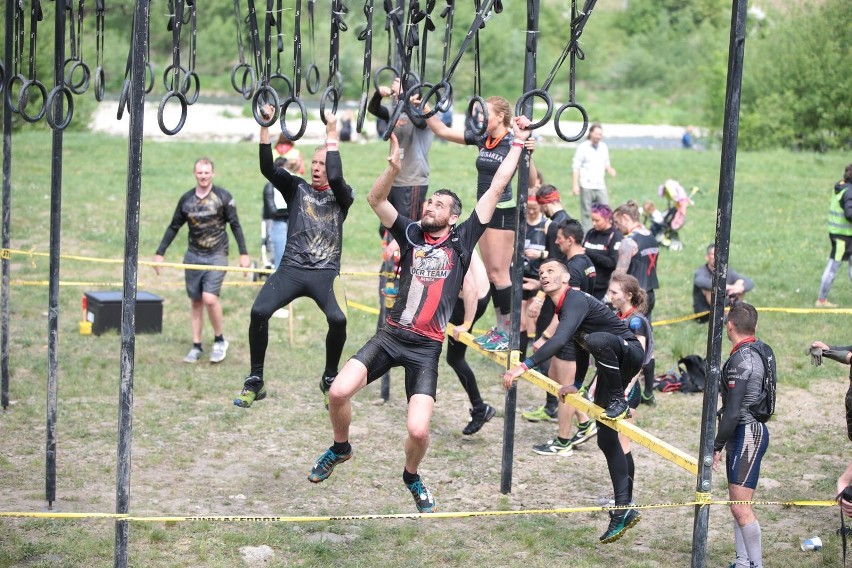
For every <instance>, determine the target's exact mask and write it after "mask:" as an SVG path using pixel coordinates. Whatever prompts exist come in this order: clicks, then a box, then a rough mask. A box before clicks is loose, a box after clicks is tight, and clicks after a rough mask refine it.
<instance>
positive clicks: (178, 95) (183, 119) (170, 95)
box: [157, 89, 187, 136]
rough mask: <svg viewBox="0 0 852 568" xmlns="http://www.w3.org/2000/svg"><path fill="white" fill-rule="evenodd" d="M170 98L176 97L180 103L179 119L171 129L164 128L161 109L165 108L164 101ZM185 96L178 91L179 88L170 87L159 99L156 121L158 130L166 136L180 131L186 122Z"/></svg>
mask: <svg viewBox="0 0 852 568" xmlns="http://www.w3.org/2000/svg"><path fill="white" fill-rule="evenodd" d="M170 99H177V100H178V102H179V103H180V120H179V121H178V124H177V126H175V127H174V128H173V129H169V128H166V123H165V117H164V116H163V111H164V110H165V108H166V103H167V102H169V100H170ZM186 111H187V104H186V97H185V96H184V94H183V93H181V92H180V89H172V90H171V91H169V92H168V93H166V94H165V95H163V98H162V99H161V100H160V107H159V108H158V109H157V122H158V123H159V124H160V130H162V131H163V134H166V135H168V136H174V135H175V134H177V133H178V132H180V130H181V128H183V125H184V124H186Z"/></svg>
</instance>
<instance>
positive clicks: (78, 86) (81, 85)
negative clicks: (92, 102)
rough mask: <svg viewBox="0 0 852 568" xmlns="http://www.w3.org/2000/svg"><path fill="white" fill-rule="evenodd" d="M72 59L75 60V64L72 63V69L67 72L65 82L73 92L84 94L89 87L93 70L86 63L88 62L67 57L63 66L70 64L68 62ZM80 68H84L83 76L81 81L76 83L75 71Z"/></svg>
mask: <svg viewBox="0 0 852 568" xmlns="http://www.w3.org/2000/svg"><path fill="white" fill-rule="evenodd" d="M72 61H73V62H74V65H72V66H71V69H69V70H68V71H67V72H66V73H65V84H66V85H68V87H69V88H70V89H71V92H72V93H74V94H75V95H82V94H83V93H85V92H86V89H88V88H89V79H90V78H91V76H92V71H91V69H89V66H88V65H86V63H85V62H83V61H82V60H80V59H66V60H65V63H63V65H62V68H63V69H65V67H67V66H68V63H70V62H72ZM80 68H82V69H83V77H81V78H80V81H78V82H76V83H75V82H74V71H76V70H77V69H80Z"/></svg>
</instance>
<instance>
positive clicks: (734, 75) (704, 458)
mask: <svg viewBox="0 0 852 568" xmlns="http://www.w3.org/2000/svg"><path fill="white" fill-rule="evenodd" d="M747 11H748V0H733V4H732V10H731V37H730V44H729V46H728V85H727V92H726V94H725V121H724V124H723V131H722V158H721V166H720V171H719V202H718V204H717V208H716V266H715V269H714V272H713V299H712V300H713V306H712V311H711V317H710V332H709V334H708V337H707V357H706V361H707V386H706V388H705V389H704V405H703V408H702V412H701V442H700V453H699V456H700V459H699V460H698V478H697V480H696V488H695V491H696V492H697V493H705V494H707V495H709V494H710V491H711V489H712V487H713V470H712V467H711V466H712V465H713V439H714V437H715V435H716V405H717V397H718V394H719V377H720V375H721V359H722V330H723V329H724V325H723V323H722V316H723V314H724V308H725V296H726V294H725V283H726V280H727V276H728V252H729V249H730V242H731V217H732V216H733V207H734V176H735V173H736V168H737V135H738V132H739V118H740V94H741V93H740V90H741V88H742V80H743V56H744V52H745V27H746V14H747ZM709 521H710V507H709V506H701V505H696V507H695V522H694V525H693V532H692V568H704V566H705V563H706V560H707V558H706V557H707V529H708V524H709Z"/></svg>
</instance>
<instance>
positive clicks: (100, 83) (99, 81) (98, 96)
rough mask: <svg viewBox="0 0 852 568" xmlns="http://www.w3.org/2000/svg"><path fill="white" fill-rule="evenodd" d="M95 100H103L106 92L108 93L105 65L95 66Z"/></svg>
mask: <svg viewBox="0 0 852 568" xmlns="http://www.w3.org/2000/svg"><path fill="white" fill-rule="evenodd" d="M94 89H95V100H96V101H98V102H101V101H102V100H104V94H106V76H105V75H104V68H103V67H100V66H98V67H96V68H95V85H94Z"/></svg>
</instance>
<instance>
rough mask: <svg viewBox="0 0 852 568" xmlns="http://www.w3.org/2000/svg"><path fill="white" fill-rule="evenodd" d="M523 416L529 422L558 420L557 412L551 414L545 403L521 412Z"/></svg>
mask: <svg viewBox="0 0 852 568" xmlns="http://www.w3.org/2000/svg"><path fill="white" fill-rule="evenodd" d="M521 417H523V419H524V420H527V421H529V422H556V421H557V420H558V419H557V418H556V413H555V412H554V413H553V414H550V413H549V412H548V411H547V408H545V406H544V405H541V406H539V407H538V408H536V409H535V410H527V411H526V412H522V413H521Z"/></svg>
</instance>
